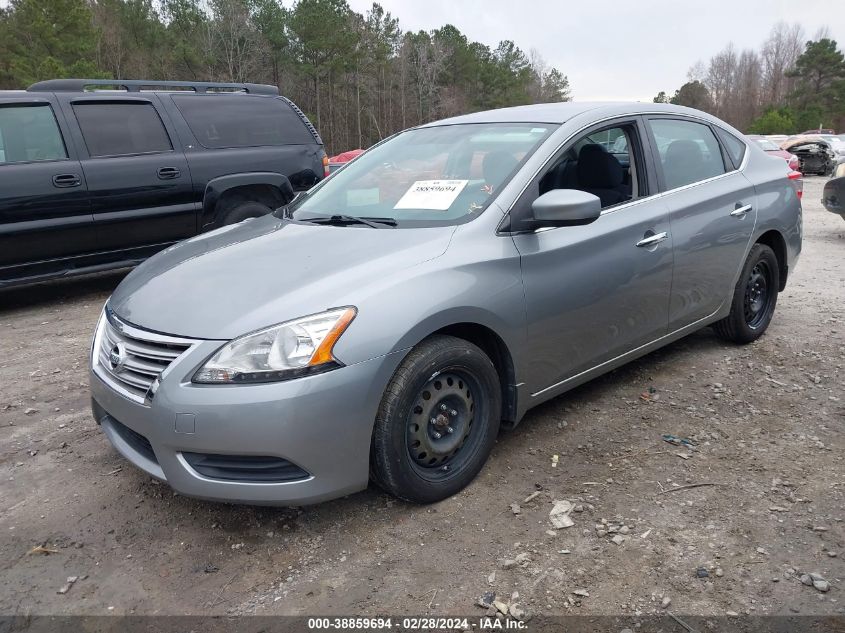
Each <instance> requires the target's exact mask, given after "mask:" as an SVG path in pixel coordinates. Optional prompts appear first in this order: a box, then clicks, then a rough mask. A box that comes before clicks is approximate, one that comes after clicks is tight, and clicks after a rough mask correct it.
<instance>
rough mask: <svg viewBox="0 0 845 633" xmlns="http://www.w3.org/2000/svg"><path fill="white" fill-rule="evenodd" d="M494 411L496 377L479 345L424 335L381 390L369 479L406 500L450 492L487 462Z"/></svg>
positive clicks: (495, 427)
mask: <svg viewBox="0 0 845 633" xmlns="http://www.w3.org/2000/svg"><path fill="white" fill-rule="evenodd" d="M426 396H428V397H426ZM501 411H502V392H501V385H500V383H499V376H498V374H497V372H496V368H495V367H494V366H493V363H492V361H491V360H490V358H489V357H488V356H487V355H486V354H485V353H484V352H483V351H482V350H481V349H480V348H479V347H477V346H475V345H473V344H472V343H470V342H468V341H465V340H463V339H459V338H455V337H452V336H432V337H430V338H428V339H426V340H424V341H423V342H422V343H420V344H419V345H417V346H416V347H415V348H414V349H413V350H411V352H410V353H409V354H408V356H407V357H405V359H404V360H403V361H402V364H401V365H400V366H399V368H398V369H397V370H396V373H395V374H394V375H393V377H392V378H391V380H390V383H389V384H388V385H387V389H386V390H385V392H384V396H383V398H382V401H381V405H380V406H379V410H378V414H377V416H376V422H375V428H374V430H373V439H372V447H371V450H370V476H371V479H372V480H373V481H374V482H375V483H376V484H378V485H379V486H380V487H381V488H383V489H384V490H385V491H387V492H389V493H390V494H392V495H394V496H396V497H399V498H400V499H404V500H406V501H411V502H413V503H433V502H435V501H440V500H442V499H445V498H446V497H449V496H451V495H453V494H455V493H456V492H458V491H460V490H462V489H463V488H464V487H465V486H466V485H467V484H469V483H470V482H471V481H472V480H473V479H474V478H475V476H476V475H477V474H478V472H479V471H480V470H481V468H482V466H484V463H485V462H486V461H487V458H488V456H489V455H490V451H491V450H492V449H493V444H494V443H495V441H496V436H497V435H498V432H499V423H500V422H501ZM450 429H451V430H450Z"/></svg>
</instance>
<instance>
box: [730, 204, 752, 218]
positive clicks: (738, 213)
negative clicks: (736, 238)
mask: <svg viewBox="0 0 845 633" xmlns="http://www.w3.org/2000/svg"><path fill="white" fill-rule="evenodd" d="M752 208H753V207H752V206H751V205H750V204H742V203H741V202H737V203H736V208H735V209H734V210H733V211H731V217H732V218H744V217H745V214H746V213H748V212H749V211H751V209H752Z"/></svg>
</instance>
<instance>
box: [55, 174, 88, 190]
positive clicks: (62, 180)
mask: <svg viewBox="0 0 845 633" xmlns="http://www.w3.org/2000/svg"><path fill="white" fill-rule="evenodd" d="M81 184H82V178H80V177H79V174H56V175H55V176H53V186H54V187H60V188H64V187H78V186H79V185H81Z"/></svg>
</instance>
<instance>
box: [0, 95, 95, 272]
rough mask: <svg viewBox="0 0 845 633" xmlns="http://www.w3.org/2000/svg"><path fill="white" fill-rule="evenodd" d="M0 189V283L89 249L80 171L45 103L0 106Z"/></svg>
mask: <svg viewBox="0 0 845 633" xmlns="http://www.w3.org/2000/svg"><path fill="white" fill-rule="evenodd" d="M68 149H70V150H71V151H68ZM0 183H2V186H0V269H5V270H2V271H0V279H3V278H7V279H8V278H13V277H19V276H25V275H28V274H35V273H37V272H49V271H47V270H42V269H43V266H41V267H39V268H38V270H30V267H27V269H26V270H24V268H23V267H22V265H23V264H33V263H36V262H41V261H45V260H54V259H58V258H62V257H67V256H73V255H79V254H83V253H88V252H90V251H91V250H92V249H93V248H94V244H95V234H94V233H95V232H94V222H93V218H92V216H91V210H90V205H89V200H88V189H87V187H86V184H85V179H84V175H83V172H82V167H81V165H80V163H79V161H78V160H75V156H74V153H73V151H72V147H71V148H66V147H65V142H64V139H63V136H62V129H61V128H60V126H59V122H58V120H57V118H56V116H55V113H54V111H53V109H52V107H51V103H50V102H49V101H48V100H46V99H44V98H40V99H38V100H32V101H25V100H24V99H8V100H3V101H0Z"/></svg>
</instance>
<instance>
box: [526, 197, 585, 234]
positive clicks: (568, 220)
mask: <svg viewBox="0 0 845 633" xmlns="http://www.w3.org/2000/svg"><path fill="white" fill-rule="evenodd" d="M531 211H532V212H533V215H534V219H533V221H532V222H531V224H532V225H533V228H542V227H547V226H579V225H583V224H590V223H591V222H595V221H596V220H598V218H599V216H600V215H601V200H599V199H598V197H596V196H594V195H593V194H591V193H587V192H586V191H579V190H577V189H552V190H551V191H547V192H546V193H544V194H543V195H542V196H540V197H539V198H537V199H536V200H535V201H534V202H533V204H532V205H531Z"/></svg>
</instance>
